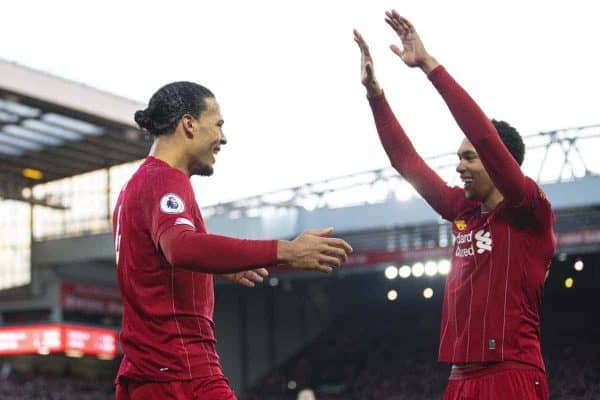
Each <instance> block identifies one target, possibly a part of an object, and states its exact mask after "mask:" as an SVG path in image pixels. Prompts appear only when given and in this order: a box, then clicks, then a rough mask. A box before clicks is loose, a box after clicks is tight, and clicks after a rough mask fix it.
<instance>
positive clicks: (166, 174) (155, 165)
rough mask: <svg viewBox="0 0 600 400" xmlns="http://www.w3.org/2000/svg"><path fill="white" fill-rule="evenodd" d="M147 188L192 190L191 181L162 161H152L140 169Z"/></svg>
mask: <svg viewBox="0 0 600 400" xmlns="http://www.w3.org/2000/svg"><path fill="white" fill-rule="evenodd" d="M139 178H140V179H141V180H142V181H143V183H144V185H145V186H146V187H150V188H152V189H158V190H159V191H161V190H180V191H188V190H191V187H192V185H191V182H190V179H189V178H188V177H187V176H186V175H185V174H184V173H183V172H182V171H180V170H178V169H176V168H173V167H171V166H170V165H168V164H166V163H165V162H162V161H160V160H156V159H154V160H150V161H149V162H147V163H144V165H143V169H142V168H140V177H139Z"/></svg>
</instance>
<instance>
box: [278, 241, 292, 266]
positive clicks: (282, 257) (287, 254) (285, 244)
mask: <svg viewBox="0 0 600 400" xmlns="http://www.w3.org/2000/svg"><path fill="white" fill-rule="evenodd" d="M292 254H293V244H292V242H290V241H289V240H278V241H277V262H278V263H286V262H288V261H290V260H291V258H292Z"/></svg>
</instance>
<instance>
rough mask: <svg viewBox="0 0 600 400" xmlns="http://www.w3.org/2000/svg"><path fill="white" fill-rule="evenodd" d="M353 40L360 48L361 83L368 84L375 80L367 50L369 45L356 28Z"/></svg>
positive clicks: (371, 60) (371, 61) (369, 53)
mask: <svg viewBox="0 0 600 400" xmlns="http://www.w3.org/2000/svg"><path fill="white" fill-rule="evenodd" d="M354 41H355V42H356V44H358V48H359V49H360V71H361V82H362V84H363V85H365V86H368V85H370V84H372V82H374V81H375V70H374V67H373V58H372V57H371V52H370V51H369V45H367V42H366V41H365V39H364V38H363V37H362V35H361V34H360V33H359V32H358V31H357V30H356V29H355V30H354Z"/></svg>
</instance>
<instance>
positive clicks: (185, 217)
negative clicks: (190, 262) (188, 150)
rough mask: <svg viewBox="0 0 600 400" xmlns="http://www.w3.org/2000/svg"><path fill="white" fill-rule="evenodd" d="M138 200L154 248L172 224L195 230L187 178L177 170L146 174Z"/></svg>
mask: <svg viewBox="0 0 600 400" xmlns="http://www.w3.org/2000/svg"><path fill="white" fill-rule="evenodd" d="M144 189H145V190H144V191H143V192H142V198H141V199H139V202H140V207H141V208H142V212H143V214H144V216H145V217H146V221H147V224H148V228H149V229H150V235H151V237H152V242H154V245H155V246H156V247H157V248H158V247H159V243H160V237H161V236H162V234H163V233H164V232H165V231H166V230H167V229H169V228H171V227H173V226H175V225H182V226H187V227H189V229H190V230H195V226H194V223H193V221H194V217H193V213H192V209H193V207H192V205H193V204H194V202H195V198H194V192H193V190H192V185H191V183H190V180H189V178H188V177H186V176H185V175H184V174H183V173H182V172H179V171H177V170H167V169H160V170H158V171H153V172H152V173H150V174H148V182H146V185H145V188H144Z"/></svg>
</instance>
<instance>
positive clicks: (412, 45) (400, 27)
mask: <svg viewBox="0 0 600 400" xmlns="http://www.w3.org/2000/svg"><path fill="white" fill-rule="evenodd" d="M385 22H387V24H388V25H389V26H390V27H391V28H392V29H393V30H394V31H395V32H396V34H397V35H398V37H399V38H400V41H401V46H398V45H395V44H392V45H391V46H390V48H391V49H392V51H393V52H394V53H395V54H396V55H397V56H398V57H400V58H401V59H402V61H404V63H405V64H406V65H408V66H409V67H419V68H421V69H423V70H424V71H425V72H427V73H429V72H430V71H431V70H433V69H434V68H435V67H436V66H437V65H438V63H437V61H436V60H435V59H434V58H433V57H432V56H431V55H429V53H428V52H427V50H425V46H424V45H423V41H421V38H420V37H419V34H418V33H417V31H416V29H415V27H414V26H413V25H412V24H411V23H410V21H408V20H407V19H406V18H404V17H403V16H401V15H400V14H398V11H396V10H391V11H386V12H385Z"/></svg>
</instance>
